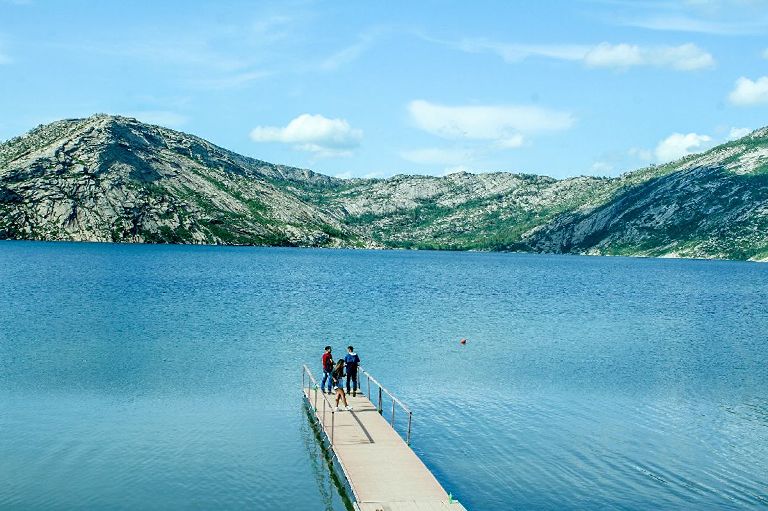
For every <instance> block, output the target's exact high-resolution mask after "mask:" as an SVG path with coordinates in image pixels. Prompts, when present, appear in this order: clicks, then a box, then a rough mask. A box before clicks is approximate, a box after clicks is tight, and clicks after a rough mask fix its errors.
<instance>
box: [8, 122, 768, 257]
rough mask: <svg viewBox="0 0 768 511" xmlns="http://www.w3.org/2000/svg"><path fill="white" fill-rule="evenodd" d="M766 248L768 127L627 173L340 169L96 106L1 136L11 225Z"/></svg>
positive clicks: (34, 231)
mask: <svg viewBox="0 0 768 511" xmlns="http://www.w3.org/2000/svg"><path fill="white" fill-rule="evenodd" d="M2 238H11V239H39V240H82V241H114V242H149V243H214V244H258V245H293V246H331V247H375V248H384V247H392V248H435V249H459V250H464V249H477V250H518V251H535V252H557V253H584V254H623V255H648V256H679V257H712V258H733V259H766V258H768V129H762V130H758V131H755V132H753V133H752V134H750V135H748V136H746V137H744V138H742V139H739V140H736V141H733V142H729V143H728V144H725V145H722V146H718V147H716V148H714V149H712V150H710V151H707V152H705V153H702V154H699V155H693V156H689V157H686V158H684V159H682V160H679V161H677V162H673V163H670V164H667V165H663V166H654V167H649V168H646V169H641V170H638V171H635V172H630V173H627V174H624V175H622V176H620V177H618V178H610V179H609V178H598V177H576V178H570V179H563V180H557V179H553V178H549V177H544V176H537V175H528V174H511V173H502V172H499V173H488V174H469V173H458V174H451V175H449V176H446V177H429V176H406V175H399V176H395V177H392V178H388V179H351V180H344V179H335V178H331V177H328V176H324V175H322V174H318V173H314V172H311V171H309V170H303V169H297V168H292V167H286V166H282V165H274V164H271V163H267V162H264V161H260V160H256V159H252V158H248V157H245V156H241V155H238V154H236V153H233V152H231V151H227V150H225V149H222V148H220V147H217V146H215V145H213V144H211V143H209V142H206V141H205V140H202V139H200V138H198V137H194V136H191V135H187V134H184V133H180V132H177V131H173V130H170V129H166V128H162V127H159V126H151V125H147V124H143V123H140V122H138V121H136V120H135V119H130V118H125V117H117V116H106V115H96V116H93V117H89V118H87V119H73V120H64V121H59V122H54V123H52V124H48V125H45V126H40V127H38V128H36V129H34V130H32V131H31V132H29V133H27V134H25V135H23V136H21V137H17V138H14V139H12V140H9V141H8V142H6V143H4V144H1V145H0V239H2Z"/></svg>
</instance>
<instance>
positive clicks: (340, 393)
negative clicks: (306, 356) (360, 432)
mask: <svg viewBox="0 0 768 511" xmlns="http://www.w3.org/2000/svg"><path fill="white" fill-rule="evenodd" d="M331 377H332V378H333V388H335V389H336V408H335V410H336V411H337V412H338V411H339V400H343V401H344V408H346V409H347V410H352V407H351V406H349V404H347V396H346V394H344V388H343V382H344V359H343V358H340V359H339V360H338V362H336V367H334V368H333V372H332V373H331Z"/></svg>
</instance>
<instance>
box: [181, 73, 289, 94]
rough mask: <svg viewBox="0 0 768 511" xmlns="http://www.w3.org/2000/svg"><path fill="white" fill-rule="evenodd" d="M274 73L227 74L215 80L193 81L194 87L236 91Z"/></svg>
mask: <svg viewBox="0 0 768 511" xmlns="http://www.w3.org/2000/svg"><path fill="white" fill-rule="evenodd" d="M273 74H274V73H273V72H272V71H266V70H256V71H244V72H242V73H232V74H225V75H223V76H219V77H214V78H203V79H199V80H195V81H192V82H191V83H192V85H196V86H200V87H203V88H206V89H236V88H239V87H243V86H245V85H248V84H249V83H251V82H255V81H257V80H261V79H263V78H266V77H268V76H272V75H273Z"/></svg>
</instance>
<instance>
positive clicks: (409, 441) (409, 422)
mask: <svg viewBox="0 0 768 511" xmlns="http://www.w3.org/2000/svg"><path fill="white" fill-rule="evenodd" d="M412 420H413V412H408V434H407V435H406V437H405V443H406V444H408V445H411V421H412Z"/></svg>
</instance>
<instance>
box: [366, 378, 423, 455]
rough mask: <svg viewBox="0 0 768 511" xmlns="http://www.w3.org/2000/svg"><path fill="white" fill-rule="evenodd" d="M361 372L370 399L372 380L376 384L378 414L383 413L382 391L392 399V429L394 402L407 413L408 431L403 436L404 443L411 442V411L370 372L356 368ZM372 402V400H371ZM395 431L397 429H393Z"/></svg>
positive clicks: (392, 423) (393, 424)
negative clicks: (366, 383) (377, 390)
mask: <svg viewBox="0 0 768 511" xmlns="http://www.w3.org/2000/svg"><path fill="white" fill-rule="evenodd" d="M358 369H359V370H360V371H362V373H363V374H364V375H365V377H366V378H367V381H368V400H369V401H371V382H373V383H374V384H375V385H376V386H378V387H379V402H378V405H377V410H378V411H379V413H380V414H382V415H383V414H384V407H383V403H382V392H383V393H384V394H386V395H388V396H389V397H390V398H391V399H392V419H391V420H390V424H391V425H392V429H395V403H397V404H398V405H400V407H401V408H402V409H403V411H404V412H405V413H407V414H408V432H407V433H406V436H405V443H407V444H409V445H410V443H411V424H412V423H413V412H412V411H411V410H410V408H408V407H407V406H405V405H404V404H403V402H402V401H400V400H399V399H397V398H396V397H395V396H394V395H393V394H392V393H391V392H390V391H388V390H387V389H386V388H384V386H383V385H382V384H381V383H379V382H378V380H377V379H376V378H374V377H373V376H371V374H370V373H369V372H368V371H366V370H365V369H363V368H362V367H359V368H358ZM371 403H373V401H371ZM395 431H397V429H395Z"/></svg>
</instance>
